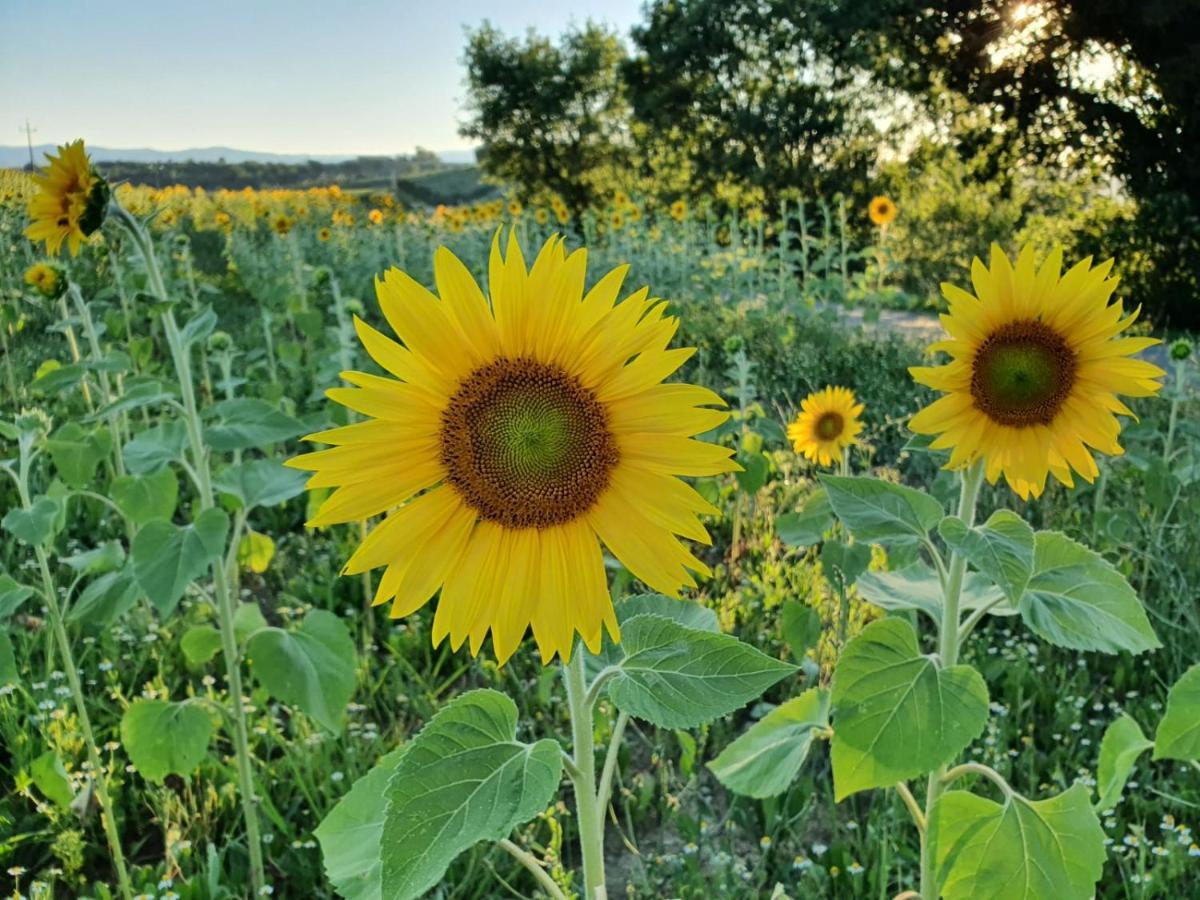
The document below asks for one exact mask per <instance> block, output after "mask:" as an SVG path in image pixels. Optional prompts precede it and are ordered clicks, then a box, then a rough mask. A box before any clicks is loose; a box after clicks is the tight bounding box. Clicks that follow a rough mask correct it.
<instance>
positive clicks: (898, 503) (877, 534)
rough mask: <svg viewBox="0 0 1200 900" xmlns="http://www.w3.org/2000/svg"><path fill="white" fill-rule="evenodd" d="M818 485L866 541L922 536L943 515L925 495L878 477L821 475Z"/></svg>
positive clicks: (937, 506)
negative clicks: (822, 487)
mask: <svg viewBox="0 0 1200 900" xmlns="http://www.w3.org/2000/svg"><path fill="white" fill-rule="evenodd" d="M821 484H823V485H824V486H825V492H826V493H827V494H828V495H829V504H830V506H832V507H833V511H834V512H835V513H836V514H837V517H838V518H839V519H841V520H842V523H843V524H844V525H845V526H846V527H847V528H848V529H850V533H851V534H852V535H854V536H855V537H856V538H857V539H858V540H860V541H865V542H867V543H887V542H889V541H913V540H917V539H919V538H923V537H925V535H927V534H928V533H929V530H930V529H931V528H933V527H934V526H935V525H937V523H938V522H939V521H941V519H942V516H943V515H944V514H945V513H944V510H943V509H942V504H940V503H939V502H938V501H937V500H936V499H934V498H933V497H931V496H929V495H928V494H926V493H923V492H921V491H916V490H913V489H912V488H907V487H903V486H902V485H899V484H892V483H891V482H889V481H880V480H879V479H878V478H859V477H855V478H847V477H844V476H841V475H822V476H821Z"/></svg>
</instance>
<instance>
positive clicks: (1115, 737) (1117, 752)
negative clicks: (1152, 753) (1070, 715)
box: [1096, 715, 1154, 812]
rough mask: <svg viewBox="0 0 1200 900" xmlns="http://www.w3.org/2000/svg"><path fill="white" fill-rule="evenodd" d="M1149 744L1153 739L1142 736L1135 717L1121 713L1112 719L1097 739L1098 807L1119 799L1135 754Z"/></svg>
mask: <svg viewBox="0 0 1200 900" xmlns="http://www.w3.org/2000/svg"><path fill="white" fill-rule="evenodd" d="M1153 746H1154V742H1153V741H1149V740H1146V736H1145V735H1144V734H1142V727H1141V726H1140V725H1138V723H1137V720H1136V719H1133V718H1131V717H1130V716H1127V715H1125V716H1121V717H1120V718H1119V719H1114V720H1113V723H1112V724H1111V725H1109V726H1108V728H1107V729H1106V730H1105V732H1104V740H1102V741H1101V742H1100V760H1099V763H1098V765H1097V769H1096V787H1097V791H1098V793H1099V794H1100V799H1099V800H1097V801H1096V809H1097V810H1098V811H1100V812H1103V811H1104V810H1106V809H1111V808H1112V807H1113V806H1115V805H1116V804H1117V803H1118V802H1120V800H1121V792H1122V791H1124V790H1125V782H1126V781H1128V780H1129V773H1130V772H1132V771H1133V767H1134V765H1135V764H1136V763H1137V760H1138V757H1139V756H1141V755H1142V754H1143V753H1144V752H1145V751H1147V750H1149V749H1150V748H1151V747H1153Z"/></svg>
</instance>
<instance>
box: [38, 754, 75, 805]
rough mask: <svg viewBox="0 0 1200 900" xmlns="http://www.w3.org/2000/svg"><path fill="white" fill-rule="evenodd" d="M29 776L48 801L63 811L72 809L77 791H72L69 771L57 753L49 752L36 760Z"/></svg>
mask: <svg viewBox="0 0 1200 900" xmlns="http://www.w3.org/2000/svg"><path fill="white" fill-rule="evenodd" d="M29 775H30V777H31V778H33V783H34V784H36V785H37V789H38V790H39V791H41V792H42V793H43V794H44V795H45V796H46V798H47V799H48V800H51V801H53V802H54V803H55V804H56V805H58V806H61V807H62V808H63V809H68V808H70V806H71V801H72V800H74V799H75V791H74V790H72V789H71V779H69V778H68V777H67V770H66V769H65V768H63V762H62V760H61V759H59V758H58V754H57V753H55V752H54V751H53V750H47V751H46V752H45V753H43V754H42V755H41V756H39V757H38V758H37V759H35V760H34V761H33V763H32V764H31V765H30V767H29Z"/></svg>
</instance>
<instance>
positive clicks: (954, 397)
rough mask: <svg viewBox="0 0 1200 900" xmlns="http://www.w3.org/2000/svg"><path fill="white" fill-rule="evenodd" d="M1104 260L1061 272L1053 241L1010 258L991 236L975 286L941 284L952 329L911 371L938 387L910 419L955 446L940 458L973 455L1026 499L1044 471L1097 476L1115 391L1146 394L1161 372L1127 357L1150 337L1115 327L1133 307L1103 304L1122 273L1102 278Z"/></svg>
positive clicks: (1113, 441) (1115, 425)
mask: <svg viewBox="0 0 1200 900" xmlns="http://www.w3.org/2000/svg"><path fill="white" fill-rule="evenodd" d="M1112 264H1113V263H1112V260H1111V259H1110V260H1108V261H1107V262H1104V263H1101V264H1100V265H1099V266H1096V267H1093V266H1092V259H1091V257H1088V258H1087V259H1085V260H1083V261H1082V262H1080V263H1077V264H1076V265H1075V266H1073V267H1072V268H1071V269H1070V270H1069V271H1068V272H1067V273H1066V274H1065V275H1063V274H1061V272H1062V248H1061V247H1059V248H1056V249H1055V250H1054V252H1053V253H1051V254H1050V256H1049V258H1048V259H1047V260H1046V261H1045V262H1044V263H1043V264H1042V266H1041V267H1040V268H1038V267H1037V266H1036V265H1035V263H1034V258H1033V251H1032V250H1031V249H1030V248H1029V247H1026V248H1025V249H1023V250H1022V251H1021V253H1020V256H1019V257H1018V258H1017V263H1016V266H1013V264H1012V263H1011V262H1010V261H1009V259H1008V257H1007V256H1005V255H1004V251H1003V250H1001V249H1000V248H999V247H998V246H996V245H994V244H993V245H992V260H991V268H988V267H986V266H985V265H984V264H983V262H982V261H981V260H979V259H976V260H974V262H973V263H972V265H971V282H972V285H973V287H974V289H975V293H974V294H970V293H968V292H967V291H964V290H962V289H961V288H958V287H955V286H954V285H951V284H943V285H942V294H943V295H944V296H945V297H946V299H947V300H948V301H949V303H950V311H949V314H945V315H943V316H942V317H941V318H942V324H943V326H944V327H945V329H946V331H947V333H948V335H949V339H948V340H944V341H940V342H938V343H936V344H934V345H933V346H932V347H930V350H941V351H945V352H947V353H949V354H950V356H951V361H950V362H949V363H948V364H947V365H944V366H917V367H914V368H912V369H910V370H909V371H910V372H912V375H913V378H914V379H916V381H917V382H919V383H920V384H924V385H928V386H929V387H931V388H934V389H935V390H939V391H942V392H944V393H945V394H946V396H944V397H942V398H940V399H938V400H936V401H934V402H933V403H932V404H931V405H929V406H927V407H926V408H925V409H923V410H921V411H920V412H919V413H917V414H916V415H915V416H914V417H913V418H912V420H911V421H910V422H909V427H910V428H912V430H913V431H915V432H917V433H918V434H931V435H937V437H936V439H935V440H934V441H933V443H932V444H931V445H930V446H931V447H932V448H933V449H935V450H940V449H949V450H950V451H951V452H950V461H949V463H948V464H947V468H962V467H964V466H967V465H969V464H971V463H972V462H974V461H976V460H980V459H981V460H983V462H984V465H985V473H986V475H987V479H988V481H989V482H991V483H993V484H994V483H995V482H996V480H997V479H998V478H999V477H1000V476H1001V475H1003V476H1004V478H1005V480H1006V481H1007V482H1008V484H1009V486H1010V487H1011V488H1012V489H1013V490H1014V491H1015V492H1016V493H1017V494H1018V495H1019V496H1020V497H1021V498H1022V499H1023V500H1027V499H1029V497H1030V496H1031V495H1032V496H1034V497H1038V496H1040V495H1041V493H1042V491H1043V490H1044V489H1045V487H1046V478H1047V476H1048V475H1053V476H1054V477H1055V478H1057V479H1058V480H1059V481H1061V482H1062V483H1063V484H1065V485H1067V486H1068V487H1073V486H1074V481H1073V478H1072V475H1071V472H1072V470H1074V471H1075V472H1076V473H1078V474H1079V475H1080V476H1082V477H1083V478H1084V479H1085V480H1087V481H1089V482H1090V481H1092V480H1094V479H1095V477H1096V475H1097V474H1099V469H1098V468H1097V466H1096V461H1095V459H1093V457H1092V453H1091V451H1092V450H1098V451H1100V452H1101V453H1107V454H1110V455H1117V454H1120V453H1123V452H1124V451H1123V450H1122V448H1121V445H1120V444H1119V443H1118V442H1117V438H1118V437H1119V436H1120V433H1121V425H1120V422H1119V421H1118V420H1117V416H1118V415H1124V416H1131V415H1133V413H1132V412H1130V410H1129V409H1128V408H1127V407H1126V406H1125V404H1124V403H1122V402H1121V401H1120V400H1119V399H1117V395H1118V394H1124V395H1127V396H1131V397H1148V396H1151V395H1153V394H1155V393H1157V392H1158V391H1159V389H1160V388H1161V387H1162V384H1161V382H1159V381H1156V380H1155V379H1157V378H1160V377H1162V376H1163V375H1164V374H1166V373H1165V372H1163V370H1162V369H1160V368H1159V367H1158V366H1155V365H1152V364H1151V363H1148V362H1144V361H1142V360H1139V359H1131V358H1130V357H1131V356H1132V355H1133V354H1135V353H1138V352H1140V351H1142V350H1144V349H1146V348H1147V347H1149V346H1152V345H1153V344H1157V343H1158V340H1157V339H1155V338H1148V337H1118V335H1119V334H1120V333H1121V332H1123V331H1125V330H1126V329H1127V328H1129V326H1130V325H1132V324H1133V322H1134V320H1135V319H1136V318H1137V315H1138V312H1137V310H1134V311H1133V312H1132V313H1130V314H1129V315H1125V311H1124V308H1123V306H1122V304H1121V302H1120V301H1117V302H1116V303H1111V304H1110V303H1109V299H1110V298H1111V297H1112V294H1113V291H1114V290H1115V289H1116V286H1117V281H1118V279H1117V278H1109V277H1108V274H1109V272H1110V271H1111V269H1112Z"/></svg>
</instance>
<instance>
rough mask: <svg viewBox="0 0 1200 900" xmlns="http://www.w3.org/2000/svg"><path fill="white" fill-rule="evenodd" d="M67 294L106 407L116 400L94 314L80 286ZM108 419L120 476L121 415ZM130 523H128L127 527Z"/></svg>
mask: <svg viewBox="0 0 1200 900" xmlns="http://www.w3.org/2000/svg"><path fill="white" fill-rule="evenodd" d="M67 292H68V293H69V294H70V295H71V300H72V302H73V303H74V304H75V310H76V312H78V313H79V320H80V321H81V322H82V323H83V333H84V335H85V336H86V337H87V340H88V348H89V350H90V351H91V354H92V362H94V363H96V366H97V369H96V375H97V377H98V378H99V379H100V399H102V400H103V401H104V405H105V406H107V405H108V404H110V403H112V402H113V400H115V399H116V396H115V395H114V394H113V391H112V385H111V384H110V383H109V380H108V372H106V371H105V370H104V366H103V365H102V363H103V362H104V352H103V351H102V350H101V349H100V335H99V332H97V331H96V323H95V322H94V321H93V320H92V312H91V310H90V309H88V305H87V303H86V302H84V299H83V294H81V293H80V291H79V285H77V284H72V285H71V286H70V287H69V288H67ZM105 418H107V419H108V428H109V431H111V432H112V442H113V467H114V468H115V469H116V473H117V475H118V476H120V475H124V474H125V455H124V454H123V453H122V452H121V435H122V434H123V433H124V432H123V431H122V429H121V419H120V414H119V413H115V412H110V413H108V415H107V416H106V417H105ZM128 525H129V523H128V522H126V526H128Z"/></svg>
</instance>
